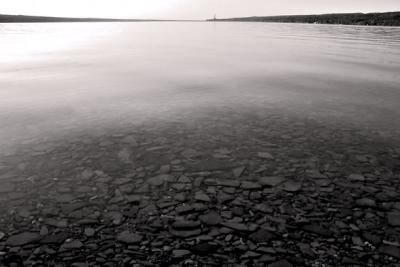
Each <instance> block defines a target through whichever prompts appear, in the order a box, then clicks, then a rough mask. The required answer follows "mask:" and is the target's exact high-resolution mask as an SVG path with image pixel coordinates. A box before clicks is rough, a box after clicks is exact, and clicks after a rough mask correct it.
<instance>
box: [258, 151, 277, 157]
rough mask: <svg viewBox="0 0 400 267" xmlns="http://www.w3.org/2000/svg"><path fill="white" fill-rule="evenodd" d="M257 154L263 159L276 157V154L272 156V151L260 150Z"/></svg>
mask: <svg viewBox="0 0 400 267" xmlns="http://www.w3.org/2000/svg"><path fill="white" fill-rule="evenodd" d="M257 156H258V157H259V158H262V159H274V156H272V155H271V153H268V152H258V153H257Z"/></svg>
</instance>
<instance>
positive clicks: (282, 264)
mask: <svg viewBox="0 0 400 267" xmlns="http://www.w3.org/2000/svg"><path fill="white" fill-rule="evenodd" d="M267 267H293V265H292V264H291V263H290V262H288V261H287V260H280V261H276V262H273V263H271V264H268V266H267Z"/></svg>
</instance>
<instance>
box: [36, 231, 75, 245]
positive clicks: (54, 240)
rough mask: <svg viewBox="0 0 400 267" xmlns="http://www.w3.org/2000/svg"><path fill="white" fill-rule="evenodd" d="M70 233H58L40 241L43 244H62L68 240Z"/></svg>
mask: <svg viewBox="0 0 400 267" xmlns="http://www.w3.org/2000/svg"><path fill="white" fill-rule="evenodd" d="M68 236H69V234H68V233H63V232H61V233H57V234H53V235H47V236H45V237H44V238H43V239H42V240H40V243H41V244H62V243H63V242H64V241H65V240H66V239H67V238H68Z"/></svg>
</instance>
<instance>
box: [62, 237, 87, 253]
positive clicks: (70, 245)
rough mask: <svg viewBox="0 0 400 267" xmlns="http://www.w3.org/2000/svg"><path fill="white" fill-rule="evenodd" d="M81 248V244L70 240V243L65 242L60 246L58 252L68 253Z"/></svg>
mask: <svg viewBox="0 0 400 267" xmlns="http://www.w3.org/2000/svg"><path fill="white" fill-rule="evenodd" d="M82 247H83V243H82V242H81V241H79V240H72V241H71V242H65V243H64V244H62V245H61V247H60V251H69V250H74V249H80V248H82Z"/></svg>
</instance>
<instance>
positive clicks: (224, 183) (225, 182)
mask: <svg viewBox="0 0 400 267" xmlns="http://www.w3.org/2000/svg"><path fill="white" fill-rule="evenodd" d="M216 183H217V185H220V186H225V187H239V186H240V182H239V181H237V180H217V182H216Z"/></svg>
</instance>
